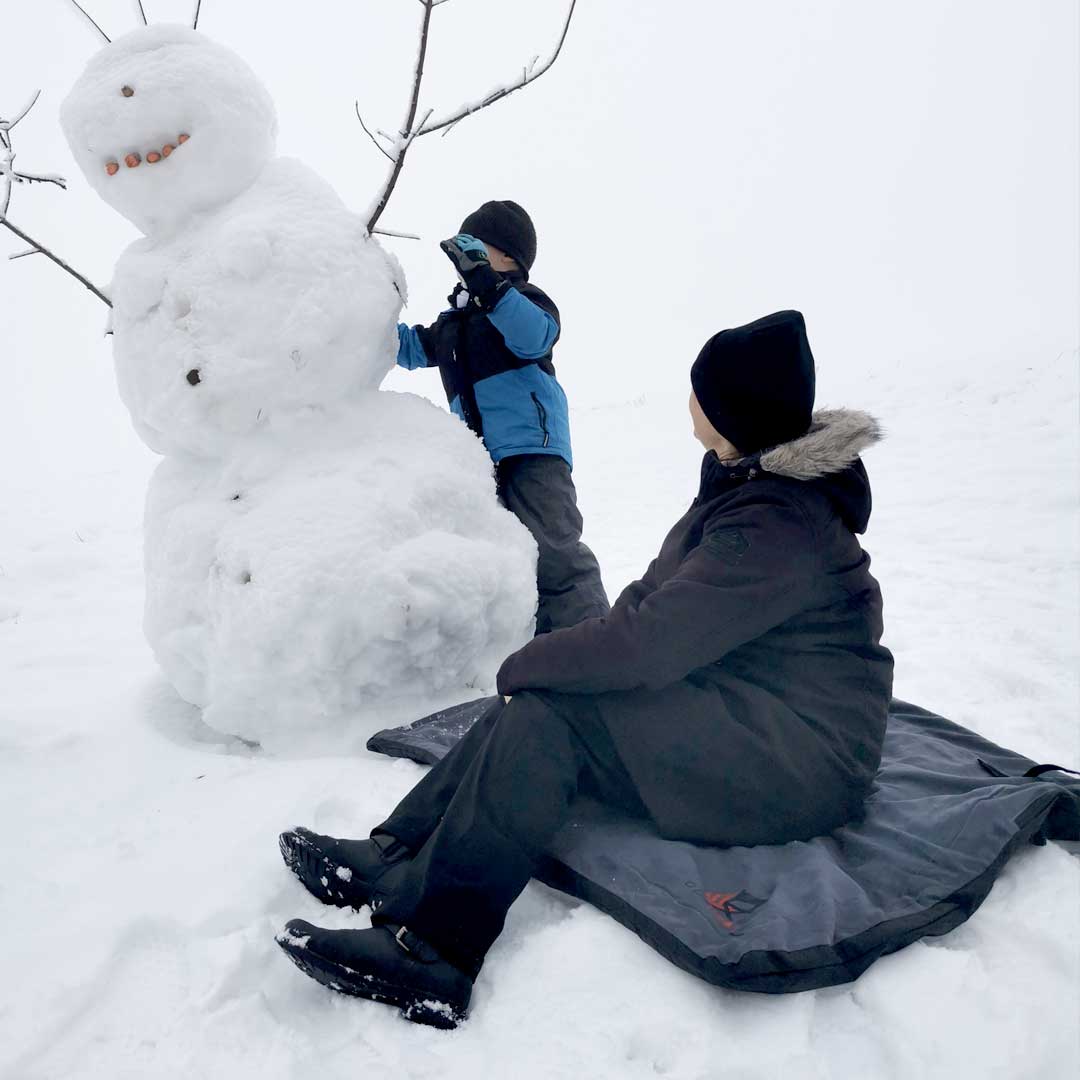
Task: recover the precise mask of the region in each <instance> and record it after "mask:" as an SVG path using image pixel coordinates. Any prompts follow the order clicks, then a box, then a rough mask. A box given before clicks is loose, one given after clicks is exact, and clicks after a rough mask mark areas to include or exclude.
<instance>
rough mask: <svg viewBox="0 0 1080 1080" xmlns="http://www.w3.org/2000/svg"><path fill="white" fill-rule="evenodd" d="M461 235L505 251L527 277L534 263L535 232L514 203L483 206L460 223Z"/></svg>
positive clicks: (498, 202)
mask: <svg viewBox="0 0 1080 1080" xmlns="http://www.w3.org/2000/svg"><path fill="white" fill-rule="evenodd" d="M460 231H461V232H463V233H468V234H469V235H470V236H475V237H476V239H477V240H483V241H485V242H486V243H489V244H494V245H495V247H497V248H498V249H499V250H500V251H505V252H506V254H507V255H509V256H510V258H511V259H513V260H514V261H515V262H516V263H517V264H518V266H520V267H521V269H522V270H523V271H524V273H525V277H526V278H527V277H528V276H529V271H530V270H531V269H532V264H533V262H535V260H536V229H535V228H533V223H532V218H530V217H529V215H528V214H527V213H525V211H524V210H523V209H522V208H521V207H520V206H518V204H517V203H516V202H511V201H510V200H509V199H497V200H493V201H491V202H486V203H484V205H483V206H481V207H480V209H479V210H474V211H473V212H472V213H471V214H470V215H469V216H468V217H467V218H466V219H465V220H464V221H463V222H462V223H461V229H460Z"/></svg>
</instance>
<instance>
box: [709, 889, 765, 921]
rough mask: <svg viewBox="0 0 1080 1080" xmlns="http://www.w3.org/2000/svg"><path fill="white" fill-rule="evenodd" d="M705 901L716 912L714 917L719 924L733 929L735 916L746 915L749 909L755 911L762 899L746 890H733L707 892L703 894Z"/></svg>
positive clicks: (762, 902) (762, 901)
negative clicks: (735, 891)
mask: <svg viewBox="0 0 1080 1080" xmlns="http://www.w3.org/2000/svg"><path fill="white" fill-rule="evenodd" d="M705 901H706V903H708V905H709V907H711V908H713V910H715V912H716V917H717V918H718V919H719V920H720V925H721V926H722V927H723V928H724V929H725V930H734V929H735V916H736V915H748V914H749V913H750V912H751V911H756V910H757V909H758V908H759V907H761V905H762V904H764V903H765V901H764V900H759V899H758V898H757V897H756V896H751V895H750V894H749V893H748V892H745V891H739V892H737V893H733V892H707V893H706V894H705Z"/></svg>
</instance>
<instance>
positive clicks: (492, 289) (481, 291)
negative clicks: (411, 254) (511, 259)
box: [439, 233, 510, 311]
mask: <svg viewBox="0 0 1080 1080" xmlns="http://www.w3.org/2000/svg"><path fill="white" fill-rule="evenodd" d="M439 247H441V248H442V249H443V251H445V252H446V255H447V258H449V260H450V261H451V262H452V263H453V264H454V266H455V267H456V269H457V272H458V273H459V274H460V275H461V280H462V281H463V282H464V283H465V288H466V289H468V291H469V296H470V298H471V300H472V302H473V303H474V304H476V305H477V307H479V308H480V310H481V311H491V310H492V308H494V307H495V305H496V304H497V303H498V302H499V300H500V299H501V298H502V294H503V293H504V292H505V291H506V290H507V289H508V288H509V287H510V283H509V282H508V281H507V280H506V279H505V278H503V277H501V276H500V275H499V274H498V272H497V271H495V270H493V269H492V267H491V260H490V259H488V253H487V248H486V247H484V244H483V241H482V240H477V239H476V237H475V236H469V234H468V233H458V235H457V236H452V237H451V238H450V239H449V240H444V241H443V242H442V243H441V244H439Z"/></svg>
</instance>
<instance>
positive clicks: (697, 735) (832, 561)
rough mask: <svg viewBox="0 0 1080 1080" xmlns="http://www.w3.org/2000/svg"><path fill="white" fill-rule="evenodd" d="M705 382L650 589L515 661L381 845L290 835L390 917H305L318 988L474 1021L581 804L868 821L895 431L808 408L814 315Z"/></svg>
mask: <svg viewBox="0 0 1080 1080" xmlns="http://www.w3.org/2000/svg"><path fill="white" fill-rule="evenodd" d="M690 381H691V385H692V391H691V394H690V414H691V417H692V418H693V425H694V434H695V436H696V437H697V439H698V440H699V441H700V442H701V443H702V444H703V445H704V447H705V450H706V453H705V457H704V460H703V462H702V467H701V486H700V489H699V491H698V494H697V497H696V498H695V499H694V501H693V503H692V504H691V506H690V508H689V509H688V510H687V512H686V514H685V515H684V516H683V517H682V518H681V519H680V520H679V521H678V522H677V523H676V524H675V526H674V527H673V528H672V530H671V532H670V533H669V534H668V536H667V539H666V540H665V541H664V543H663V546H662V547H661V549H660V552H659V554H658V555H657V557H656V558H655V559H654V560H653V562H652V563H651V564H650V566H649V568H648V570H646V572H645V574H644V576H643V577H642V578H641V580H640V581H636V582H634V583H633V584H631V585H630V586H628V587H627V588H626V589H625V590H624V591H623V593H622V595H621V596H620V597H619V598H618V600H617V601H616V602H615V604H614V606H613V607H612V609H611V612H610V613H609V614H607V615H604V616H599V617H596V618H590V619H586V620H585V621H583V622H581V623H579V624H578V625H576V626H573V627H569V628H566V629H560V630H554V631H552V632H551V633H549V634H545V635H542V636H540V637H538V638H536V639H535V640H533V641H532V642H530V643H529V644H527V645H526V646H525V647H524V648H522V649H520V650H519V651H518V652H516V653H514V654H513V655H512V656H510V657H509V658H508V659H507V660H506V661H505V662H504V663H503V665H502V668H501V669H500V671H499V675H498V688H499V691H500V693H501V694H503V695H505V698H500V699H499V700H498V701H497V702H496V703H495V704H493V705H492V706H491V707H490V708H489V709H488V710H487V712H486V713H485V714H484V715H482V716H481V717H480V719H479V720H478V721H477V722H476V724H475V725H474V726H473V728H472V729H471V730H470V731H469V733H468V734H467V735H466V736H465V737H464V738H463V739H462V740H461V741H460V742H459V743H458V744H457V745H456V746H455V747H454V748H453V749H452V750H451V751H450V752H449V753H448V754H447V755H446V757H445V758H444V759H443V760H442V761H441V762H440V763H439V764H437V765H435V766H434V767H433V768H432V769H431V770H430V772H428V773H427V774H426V775H425V776H424V777H423V779H421V780H420V782H419V783H418V784H417V785H416V786H415V787H414V788H413V790H412V791H411V792H409V794H408V795H406V796H405V798H404V799H403V800H402V801H401V803H400V804H399V805H398V807H397V808H396V809H395V810H394V811H393V813H392V814H391V815H390V816H389V817H388V818H387V819H386V821H384V822H383V823H382V824H381V825H379V826H377V828H376V829H375V830H374V831H373V832H372V833H371V838H370V839H369V840H338V839H335V838H332V837H328V836H320V835H318V834H315V833H312V832H309V831H308V830H306V829H294V830H291V831H290V832H287V833H284V834H282V837H281V847H282V853H283V854H284V856H285V858H286V861H287V862H288V863H289V865H290V867H291V868H292V869H293V870H294V871H295V872H296V873H297V876H298V877H300V880H301V881H302V882H304V884H305V885H306V886H307V887H308V888H309V889H310V891H311V892H312V893H314V895H316V896H317V897H319V898H320V899H321V900H323V901H325V902H329V903H335V904H338V905H341V906H345V905H352V906H356V907H359V906H361V905H363V904H365V903H370V904H371V906H372V912H373V915H372V924H373V927H372V929H370V930H324V929H319V928H317V927H315V926H312V925H311V924H309V923H306V922H303V921H301V920H293V921H292V922H290V923H289V924H288V926H287V927H286V929H285V932H284V933H283V934H282V935H281V936H280V937H279V938H278V941H279V943H280V944H281V945H282V947H283V948H284V949H285V951H286V952H287V953H288V954H289V955H290V957H291V958H292V959H293V960H294V961H295V962H296V963H297V964H298V965H299V966H300V967H301V968H302V969H303V970H304V971H305V972H307V973H308V974H310V975H312V976H313V977H315V978H316V979H318V980H320V981H321V982H324V983H326V984H327V985H329V986H332V987H333V988H334V989H335V990H339V991H341V992H344V993H348V994H354V995H357V996H360V997H367V998H372V999H374V1000H377V1001H384V1002H387V1003H390V1004H394V1005H397V1006H398V1007H400V1008H401V1009H402V1010H403V1012H404V1014H405V1015H406V1017H407V1018H409V1019H412V1020H416V1021H418V1022H421V1023H429V1024H436V1025H439V1026H443V1027H452V1026H454V1025H455V1024H456V1023H457V1022H458V1021H460V1020H461V1019H462V1018H464V1016H465V1013H466V1009H467V1006H468V1002H469V997H470V994H471V990H472V984H473V980H474V979H475V978H476V976H477V974H478V972H479V970H480V967H481V965H482V964H483V961H484V956H485V954H486V953H487V951H488V949H489V948H490V947H491V945H492V943H493V942H494V941H495V939H496V938H497V937H498V935H499V933H500V932H501V930H502V927H503V920H504V918H505V915H506V912H507V910H508V909H509V907H510V905H511V904H512V903H513V901H514V899H515V898H516V897H517V896H518V894H519V893H520V892H521V890H522V889H523V888H524V887H525V885H526V883H527V882H528V880H529V877H530V876H531V874H532V872H533V869H534V867H535V865H536V861H537V859H538V858H539V857H540V856H541V855H542V854H543V853H544V851H545V849H546V847H547V845H548V843H549V841H550V840H551V838H552V837H553V835H554V834H555V832H556V831H557V830H558V829H559V828H560V827H561V826H562V824H563V823H564V821H565V819H566V816H567V813H568V810H569V807H570V805H571V803H572V802H573V800H574V798H575V797H576V796H577V795H578V793H579V792H587V793H588V794H589V795H590V796H591V797H592V798H594V799H598V800H600V801H602V802H604V803H606V804H608V805H610V806H613V807H615V808H616V809H617V810H619V811H620V812H623V813H626V814H628V815H634V816H636V817H642V818H645V819H647V820H648V821H649V822H651V824H652V826H653V827H654V828H655V829H656V831H657V832H659V833H660V834H661V835H662V836H665V837H669V838H672V839H678V840H686V841H691V842H694V843H698V844H712V845H750V844H782V843H785V842H788V841H791V840H804V839H808V838H810V837H812V836H815V835H819V834H822V833H825V832H829V831H831V830H833V829H836V828H838V827H839V826H841V825H843V824H844V823H846V822H848V821H850V820H852V819H853V818H856V817H857V816H859V815H860V812H861V807H862V804H863V800H864V798H865V796H866V794H867V793H868V791H869V788H870V785H871V782H872V780H873V778H874V775H875V771H876V769H877V766H878V762H879V758H880V753H881V744H882V740H883V737H884V732H885V722H886V715H887V711H888V703H889V698H890V692H891V686H892V668H893V663H892V656H891V655H890V653H889V652H888V650H887V649H885V648H883V647H882V646H881V644H880V639H881V632H882V615H881V593H880V590H879V588H878V585H877V582H876V581H875V580H874V578H873V577H872V576H871V574H870V571H869V563H870V560H869V557H868V556H867V555H866V553H865V552H864V551H863V550H862V548H861V546H860V544H859V541H858V540H857V539H856V535H855V534H856V533H861V532H863V531H864V529H865V528H866V525H867V521H868V518H869V515H870V488H869V483H868V480H867V476H866V471H865V470H864V468H863V465H862V462H861V461H860V460H859V456H858V455H859V453H860V451H861V450H863V449H865V448H866V447H867V446H869V445H870V444H872V443H874V442H876V441H877V439H878V438H879V433H878V429H877V425H876V423H875V422H874V421H873V420H872V419H871V418H870V417H868V416H866V415H865V414H864V413H857V412H849V411H847V410H832V411H824V412H821V413H818V414H817V415H816V417H815V416H812V410H813V402H814V382H815V379H814V361H813V356H812V354H811V351H810V346H809V342H808V341H807V337H806V328H805V324H804V322H803V318H802V316H801V315H800V314H799V313H798V312H795V311H785V312H779V313H777V314H774V315H770V316H768V317H766V318H764V319H760V320H758V321H757V322H754V323H750V324H749V325H747V326H742V327H739V328H737V329H733V330H725V331H723V332H721V333H719V334H717V335H716V336H715V337H713V338H711V339H710V340H709V341H708V342H707V343H706V345H705V347H704V348H703V349H702V351H701V354H700V355H699V356H698V358H697V360H696V361H695V363H694V365H693V367H692V369H691V373H690ZM328 881H331V882H332V885H331V886H329V887H328V885H327V882H328Z"/></svg>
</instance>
